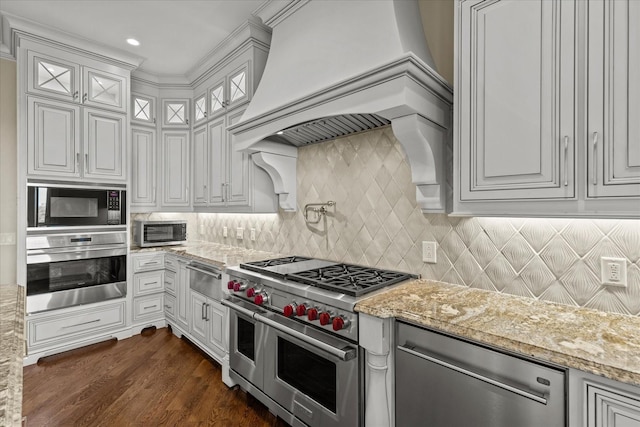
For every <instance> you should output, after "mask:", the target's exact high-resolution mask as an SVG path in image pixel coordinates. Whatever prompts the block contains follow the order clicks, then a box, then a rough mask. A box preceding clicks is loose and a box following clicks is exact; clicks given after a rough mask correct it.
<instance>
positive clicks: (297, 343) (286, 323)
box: [256, 313, 363, 427]
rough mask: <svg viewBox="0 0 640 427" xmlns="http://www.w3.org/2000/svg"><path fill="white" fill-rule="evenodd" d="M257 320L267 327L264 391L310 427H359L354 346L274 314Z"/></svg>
mask: <svg viewBox="0 0 640 427" xmlns="http://www.w3.org/2000/svg"><path fill="white" fill-rule="evenodd" d="M256 317H257V319H258V320H259V321H261V322H263V323H264V324H265V326H266V337H265V344H266V346H265V352H264V357H265V359H264V371H265V372H264V392H265V393H266V394H267V395H269V396H270V397H271V398H272V399H274V400H275V401H276V402H278V403H279V404H280V405H282V406H283V407H284V408H285V409H287V410H288V411H289V412H291V413H292V414H293V415H294V416H296V417H297V418H299V419H300V420H301V421H303V422H304V423H306V424H308V425H309V426H311V427H317V426H358V425H360V420H362V419H363V417H362V414H361V411H362V407H361V405H360V404H359V392H360V389H361V384H360V378H361V375H360V367H359V366H360V364H359V359H360V358H359V355H358V347H357V346H355V345H354V344H351V343H349V342H347V341H344V340H342V339H340V338H337V337H335V336H333V335H330V334H327V333H324V332H322V331H319V330H317V329H315V328H312V327H309V326H306V325H303V324H300V323H299V322H296V321H294V320H290V319H286V318H282V317H281V316H277V315H275V314H274V313H267V314H260V315H257V316H256Z"/></svg>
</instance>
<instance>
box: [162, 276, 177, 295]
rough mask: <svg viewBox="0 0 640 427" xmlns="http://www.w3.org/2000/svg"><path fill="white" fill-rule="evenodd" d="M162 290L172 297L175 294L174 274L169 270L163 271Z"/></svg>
mask: <svg viewBox="0 0 640 427" xmlns="http://www.w3.org/2000/svg"><path fill="white" fill-rule="evenodd" d="M164 290H165V292H168V293H170V294H172V295H175V294H176V272H175V271H171V270H165V271H164Z"/></svg>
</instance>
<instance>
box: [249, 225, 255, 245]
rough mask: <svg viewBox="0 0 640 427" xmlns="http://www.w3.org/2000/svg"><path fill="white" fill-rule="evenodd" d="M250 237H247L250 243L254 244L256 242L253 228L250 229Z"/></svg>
mask: <svg viewBox="0 0 640 427" xmlns="http://www.w3.org/2000/svg"><path fill="white" fill-rule="evenodd" d="M250 236H251V237H249V238H250V239H251V241H252V242H255V241H256V229H255V228H252V229H251V233H250Z"/></svg>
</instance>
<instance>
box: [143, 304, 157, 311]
mask: <svg viewBox="0 0 640 427" xmlns="http://www.w3.org/2000/svg"><path fill="white" fill-rule="evenodd" d="M157 306H158V304H154V305H148V306H146V307H142V309H143V310H149V309H150V308H156V307H157Z"/></svg>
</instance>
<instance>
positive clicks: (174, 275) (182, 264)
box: [164, 254, 190, 336]
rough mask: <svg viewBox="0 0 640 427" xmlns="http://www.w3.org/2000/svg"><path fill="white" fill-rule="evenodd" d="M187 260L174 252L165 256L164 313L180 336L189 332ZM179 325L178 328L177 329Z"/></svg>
mask: <svg viewBox="0 0 640 427" xmlns="http://www.w3.org/2000/svg"><path fill="white" fill-rule="evenodd" d="M187 262H188V261H187V260H186V259H183V258H180V257H177V256H175V255H172V254H166V255H165V258H164V268H165V270H164V290H165V293H164V296H165V300H164V313H165V315H166V317H167V319H169V320H171V321H172V322H171V323H170V324H171V326H172V327H174V332H175V333H176V335H178V336H182V334H183V333H188V332H189V324H190V318H189V317H190V316H189V270H187ZM176 327H177V329H178V330H175V328H176Z"/></svg>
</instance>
